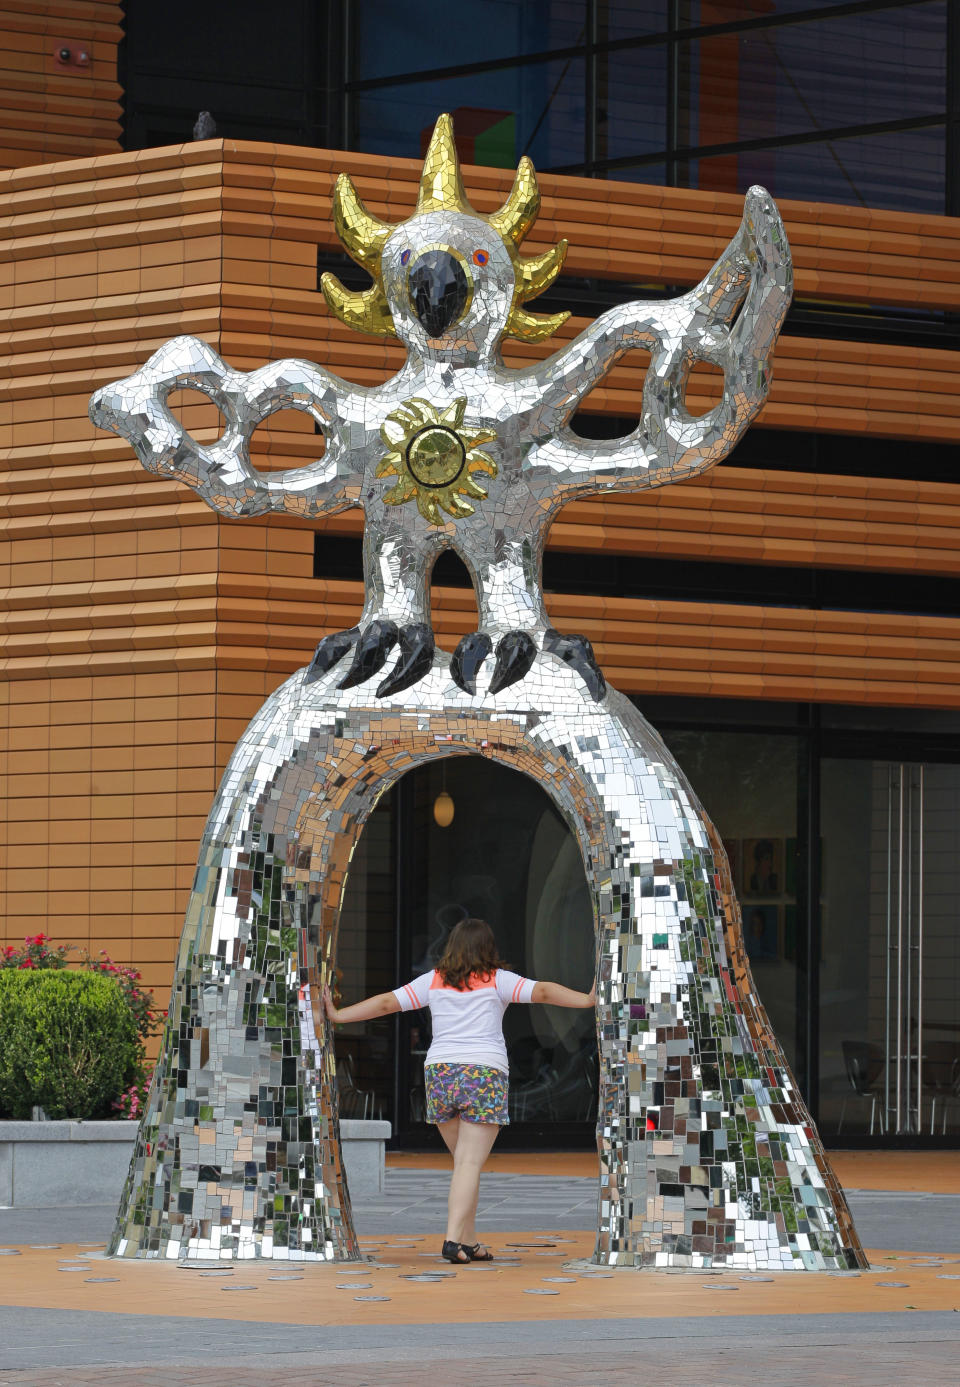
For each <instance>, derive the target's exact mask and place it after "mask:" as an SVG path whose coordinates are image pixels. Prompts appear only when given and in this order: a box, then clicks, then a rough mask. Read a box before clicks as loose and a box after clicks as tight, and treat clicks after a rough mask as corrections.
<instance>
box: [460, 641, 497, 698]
mask: <svg viewBox="0 0 960 1387" xmlns="http://www.w3.org/2000/svg"><path fill="white" fill-rule="evenodd" d="M492 649H493V641H492V640H491V639H490V637H489V636H488V635H487V633H486V631H473V632H471V634H470V635H469V636H464V638H463V640H462V641H460V643H459V644H458V646H457V648H456V650H455V651H454V652H453V654H452V655H451V657H450V674H451V676H452V677H453V682H454V683H455V684H456V685H458V687H459V688H461V689H463V692H464V693H468V694H475V693H476V692H477V675H478V674H479V673H480V669H481V667H482V665H483V662H484V660H485V659H486V658H487V656H488V655H489V654H490V651H491V650H492Z"/></svg>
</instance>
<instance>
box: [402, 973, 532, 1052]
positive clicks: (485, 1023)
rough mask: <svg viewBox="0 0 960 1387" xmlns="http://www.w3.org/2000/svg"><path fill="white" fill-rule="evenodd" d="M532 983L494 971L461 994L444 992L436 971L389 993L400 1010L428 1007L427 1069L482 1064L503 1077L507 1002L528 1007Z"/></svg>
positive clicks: (471, 982)
mask: <svg viewBox="0 0 960 1387" xmlns="http://www.w3.org/2000/svg"><path fill="white" fill-rule="evenodd" d="M535 985H536V984H535V983H534V982H533V981H532V980H531V979H530V978H522V977H521V976H520V974H519V973H510V972H508V971H507V969H506V968H498V969H497V970H496V972H495V973H493V974H488V975H487V976H486V977H482V976H481V975H480V974H478V973H475V974H474V975H473V977H471V978H470V979H469V980H468V982H467V983H466V984H465V986H464V990H463V991H462V992H458V991H457V989H456V988H455V987H448V986H447V984H446V983H445V982H444V981H443V978H442V977H441V975H440V974H439V973H438V972H437V970H436V969H435V968H432V969H431V970H430V972H429V973H421V974H420V976H419V978H414V980H413V982H408V983H404V985H403V986H402V987H398V988H396V989H395V990H394V994H393V995H394V996H395V997H396V999H397V1001H398V1002H399V1003H400V1010H401V1011H418V1010H419V1009H420V1007H429V1008H430V1016H431V1019H432V1021H433V1041H432V1043H431V1045H430V1049H429V1050H428V1051H427V1058H426V1060H425V1061H424V1063H426V1064H486V1065H489V1066H490V1067H491V1068H492V1069H499V1070H500V1071H501V1072H502V1073H504V1074H506V1073H508V1065H507V1047H506V1044H505V1043H504V1039H503V1013H504V1012H505V1011H506V1009H507V1007H508V1006H509V1005H510V1003H511V1002H532V1001H533V989H534V987H535Z"/></svg>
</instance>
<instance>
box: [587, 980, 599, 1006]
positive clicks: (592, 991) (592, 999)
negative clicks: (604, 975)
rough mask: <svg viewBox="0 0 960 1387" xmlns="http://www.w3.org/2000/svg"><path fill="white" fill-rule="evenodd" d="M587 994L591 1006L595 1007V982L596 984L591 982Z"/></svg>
mask: <svg viewBox="0 0 960 1387" xmlns="http://www.w3.org/2000/svg"><path fill="white" fill-rule="evenodd" d="M587 996H588V997H589V998H590V1005H591V1006H592V1007H595V1006H596V1005H597V984H596V983H594V984H593V986H592V987H591V989H590V991H589V992H588V993H587Z"/></svg>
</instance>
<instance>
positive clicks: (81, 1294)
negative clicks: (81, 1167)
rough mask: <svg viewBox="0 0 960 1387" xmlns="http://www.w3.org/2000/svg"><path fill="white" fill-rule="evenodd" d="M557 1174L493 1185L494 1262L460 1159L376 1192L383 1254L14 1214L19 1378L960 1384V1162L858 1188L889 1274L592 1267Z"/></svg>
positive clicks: (8, 1279)
mask: <svg viewBox="0 0 960 1387" xmlns="http://www.w3.org/2000/svg"><path fill="white" fill-rule="evenodd" d="M509 1165H510V1162H509V1160H508V1161H507V1162H505V1166H506V1167H509ZM546 1165H547V1167H548V1168H547V1169H546V1170H545V1173H542V1174H531V1173H517V1171H516V1170H511V1169H509V1168H504V1167H503V1166H501V1167H499V1168H498V1167H496V1165H495V1168H494V1169H493V1170H492V1171H491V1172H490V1173H488V1174H486V1175H485V1176H484V1180H483V1187H482V1192H481V1207H482V1215H481V1219H480V1227H481V1228H482V1229H483V1231H484V1233H485V1235H486V1237H487V1238H488V1240H489V1241H490V1243H491V1245H492V1246H493V1248H494V1250H495V1252H496V1254H497V1261H496V1263H495V1264H493V1265H492V1266H487V1267H483V1266H479V1265H475V1266H472V1267H468V1268H454V1267H451V1266H449V1265H448V1264H446V1263H443V1262H441V1261H440V1260H439V1259H438V1256H437V1254H438V1251H439V1241H440V1235H441V1234H442V1231H443V1203H444V1194H445V1188H446V1176H445V1174H444V1172H443V1171H442V1169H439V1170H438V1169H422V1168H417V1167H415V1166H414V1167H412V1168H411V1167H409V1166H407V1165H405V1166H403V1167H402V1168H392V1169H389V1170H388V1171H387V1177H386V1190H385V1192H384V1194H383V1195H382V1196H380V1197H376V1198H370V1197H368V1198H365V1199H364V1200H363V1201H362V1202H360V1203H359V1207H357V1208H356V1210H355V1215H356V1222H357V1227H358V1231H359V1233H360V1235H361V1239H362V1242H363V1245H364V1251H365V1253H366V1255H367V1256H369V1257H370V1258H371V1261H370V1263H369V1264H368V1265H367V1266H366V1267H357V1266H352V1267H349V1268H346V1267H344V1268H335V1267H329V1266H311V1265H306V1266H304V1265H302V1264H300V1265H296V1264H289V1265H287V1266H284V1265H282V1264H279V1263H247V1264H244V1265H240V1266H232V1265H231V1266H226V1267H212V1266H204V1267H201V1268H193V1269H189V1270H188V1269H184V1268H178V1267H177V1266H175V1265H169V1264H157V1263H141V1262H133V1263H131V1262H115V1261H114V1262H109V1261H106V1260H105V1259H104V1257H103V1252H102V1245H103V1241H104V1239H105V1238H106V1236H107V1235H108V1233H109V1231H110V1227H111V1224H112V1218H113V1212H114V1211H113V1209H112V1208H108V1207H91V1208H86V1209H72V1210H58V1209H48V1210H43V1211H31V1210H0V1246H2V1247H3V1248H7V1249H12V1252H7V1253H5V1254H4V1255H3V1256H2V1257H0V1306H2V1308H0V1382H2V1383H11V1384H12V1383H18V1384H27V1383H29V1384H36V1387H53V1384H63V1387H76V1385H77V1384H82V1383H98V1384H104V1387H108V1385H111V1387H112V1384H126V1383H131V1384H153V1383H157V1384H160V1383H162V1384H164V1387H180V1384H187V1383H191V1384H197V1385H198V1387H207V1385H209V1387H246V1384H248V1383H249V1384H251V1387H252V1385H253V1384H256V1387H274V1384H277V1385H279V1384H281V1383H283V1384H285V1387H296V1384H301V1383H303V1384H311V1385H314V1384H315V1385H316V1387H326V1384H329V1385H330V1387H367V1385H369V1387H401V1384H402V1387H412V1384H420V1383H422V1382H423V1381H424V1380H425V1379H429V1378H430V1377H431V1376H432V1377H439V1376H440V1375H441V1374H442V1375H443V1376H444V1377H447V1378H450V1379H452V1380H454V1379H455V1380H458V1381H459V1380H462V1379H467V1380H469V1381H470V1382H471V1383H473V1382H482V1383H501V1382H502V1383H527V1384H531V1387H538V1385H539V1384H541V1383H544V1384H545V1383H557V1384H584V1385H586V1384H590V1385H591V1387H592V1384H620V1383H623V1384H626V1383H630V1384H635V1383H637V1382H638V1381H646V1380H650V1379H651V1377H652V1378H653V1380H655V1381H657V1382H661V1383H664V1384H667V1387H687V1385H688V1384H689V1387H694V1384H696V1387H734V1384H735V1385H736V1387H742V1384H745V1383H753V1382H756V1383H764V1384H768V1387H781V1384H784V1385H785V1384H790V1387H796V1384H834V1383H836V1384H840V1383H843V1384H850V1387H868V1384H869V1387H903V1384H907V1383H915V1382H922V1383H932V1384H954V1387H960V1313H958V1310H960V1193H955V1192H954V1191H953V1189H952V1188H950V1187H949V1186H951V1184H952V1183H953V1182H952V1180H951V1179H950V1178H947V1179H946V1180H944V1178H943V1173H942V1172H943V1170H944V1168H945V1167H944V1166H943V1164H942V1162H941V1164H940V1167H939V1169H940V1178H939V1179H937V1180H934V1179H930V1180H929V1181H928V1182H927V1183H929V1184H931V1186H934V1188H931V1189H930V1190H923V1189H919V1188H917V1187H916V1185H917V1183H918V1182H917V1181H916V1180H915V1181H913V1182H912V1187H908V1188H906V1189H893V1190H884V1189H882V1188H881V1189H859V1190H858V1189H851V1190H850V1191H849V1194H850V1202H851V1206H852V1208H853V1212H854V1216H855V1218H856V1221H857V1225H858V1228H859V1230H860V1234H861V1237H862V1239H863V1241H864V1244H865V1245H866V1246H867V1247H868V1248H869V1249H870V1250H871V1262H872V1264H873V1267H872V1269H871V1271H870V1272H868V1273H864V1274H860V1275H857V1274H853V1275H848V1276H845V1275H832V1276H831V1275H814V1274H809V1273H807V1274H789V1275H779V1276H772V1277H765V1276H762V1275H760V1274H758V1275H757V1276H756V1277H750V1276H747V1275H743V1274H740V1273H723V1272H716V1273H693V1274H690V1273H685V1274H680V1273H654V1274H651V1273H637V1272H630V1271H619V1272H615V1273H612V1272H607V1273H604V1274H601V1269H590V1268H588V1267H586V1266H584V1264H583V1262H582V1260H581V1259H583V1258H584V1257H586V1256H588V1255H589V1252H590V1250H591V1248H592V1232H593V1228H594V1222H595V1188H596V1186H595V1181H594V1180H593V1179H591V1178H589V1177H586V1176H578V1175H571V1174H567V1173H563V1172H562V1170H553V1171H551V1170H550V1169H549V1158H547V1162H546ZM876 1179H877V1177H876V1176H875V1177H874V1183H876ZM901 1183H902V1182H901ZM920 1183H922V1180H921V1181H920ZM958 1183H960V1181H958ZM945 1185H946V1186H947V1187H946V1188H945V1187H944V1186H945ZM43 1244H46V1246H43ZM877 1249H880V1250H882V1254H883V1255H882V1257H880V1256H878V1255H876V1250H877ZM69 1268H75V1270H69ZM440 1272H445V1273H446V1275H443V1276H442V1277H441V1278H440V1279H438V1280H430V1281H424V1280H417V1281H412V1280H411V1279H410V1278H411V1277H413V1276H417V1277H422V1276H424V1275H428V1276H434V1275H436V1274H437V1273H440ZM355 1273H359V1274H355ZM731 1302H732V1303H731Z"/></svg>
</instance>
